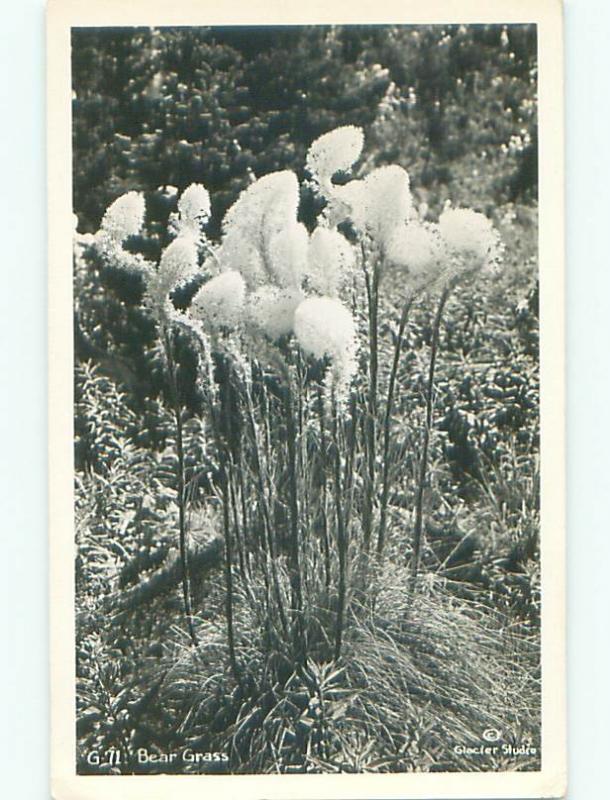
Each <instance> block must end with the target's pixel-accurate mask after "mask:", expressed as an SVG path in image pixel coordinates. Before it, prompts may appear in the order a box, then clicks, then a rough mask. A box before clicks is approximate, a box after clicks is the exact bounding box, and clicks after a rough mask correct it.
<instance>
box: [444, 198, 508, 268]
mask: <svg viewBox="0 0 610 800" xmlns="http://www.w3.org/2000/svg"><path fill="white" fill-rule="evenodd" d="M438 224H439V230H440V232H441V236H442V237H443V239H444V241H445V242H446V243H447V245H448V247H449V248H451V250H453V251H454V252H455V253H456V254H458V255H462V256H466V257H470V258H471V259H473V260H474V261H475V262H476V265H478V266H483V265H487V264H491V263H492V262H494V261H496V260H497V258H498V257H499V253H500V237H499V234H498V232H497V231H496V230H495V228H494V227H493V224H492V222H491V220H490V219H488V218H487V217H486V216H485V215H484V214H480V213H478V212H477V211H473V210H472V209H469V208H446V209H445V210H444V211H443V213H442V214H441V216H440V218H439V221H438Z"/></svg>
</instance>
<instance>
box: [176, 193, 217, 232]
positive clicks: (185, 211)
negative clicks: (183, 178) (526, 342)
mask: <svg viewBox="0 0 610 800" xmlns="http://www.w3.org/2000/svg"><path fill="white" fill-rule="evenodd" d="M210 209H211V205H210V195H209V193H208V190H207V189H206V188H205V186H203V184H201V183H191V185H190V186H187V188H186V189H185V190H184V191H183V192H182V194H181V195H180V199H179V200H178V211H179V212H180V217H181V218H182V219H183V220H185V221H189V222H197V223H201V222H205V220H206V219H208V217H209V216H210Z"/></svg>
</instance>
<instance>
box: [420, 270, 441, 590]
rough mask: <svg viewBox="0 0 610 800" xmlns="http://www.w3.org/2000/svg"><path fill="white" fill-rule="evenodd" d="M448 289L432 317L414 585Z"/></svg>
mask: <svg viewBox="0 0 610 800" xmlns="http://www.w3.org/2000/svg"><path fill="white" fill-rule="evenodd" d="M449 291H450V287H449V286H446V287H445V288H444V289H443V293H442V294H441V298H440V300H439V303H438V308H437V309H436V316H435V317H434V324H433V327H432V342H431V344H430V366H429V370H428V385H427V388H426V419H425V424H424V433H423V442H422V453H421V460H420V464H419V479H418V484H417V498H416V504H415V527H414V530H413V555H412V560H411V584H412V585H414V583H415V578H416V577H417V571H418V569H419V561H420V558H421V545H422V530H423V516H424V489H425V486H426V473H427V470H428V447H429V444H430V431H431V428H432V406H433V394H434V369H435V366H436V354H437V350H438V338H439V331H440V326H441V318H442V316H443V309H444V308H445V303H446V302H447V298H448V296H449Z"/></svg>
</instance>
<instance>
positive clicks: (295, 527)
mask: <svg viewBox="0 0 610 800" xmlns="http://www.w3.org/2000/svg"><path fill="white" fill-rule="evenodd" d="M284 407H285V413H286V428H287V430H286V433H287V446H288V485H289V514H290V554H291V561H292V564H291V570H290V583H291V590H292V606H293V625H294V629H293V636H294V647H295V656H296V658H297V660H298V661H299V663H302V664H303V663H305V661H306V658H307V656H306V652H307V651H306V643H305V628H304V625H303V589H302V581H301V559H300V552H299V549H300V544H299V495H298V476H297V452H296V444H297V430H296V425H295V418H294V404H293V401H292V388H291V386H290V384H288V386H287V387H286V390H285V399H284Z"/></svg>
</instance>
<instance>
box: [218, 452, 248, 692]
mask: <svg viewBox="0 0 610 800" xmlns="http://www.w3.org/2000/svg"><path fill="white" fill-rule="evenodd" d="M227 469H228V465H225V475H224V477H223V490H222V495H223V496H222V520H223V526H224V534H225V589H226V591H225V612H226V616H227V641H228V644H229V662H230V664H231V671H232V672H233V677H234V678H235V682H236V683H237V685H238V686H239V687H240V689H241V690H242V694H243V689H244V687H243V684H242V680H241V671H240V669H239V666H238V664H237V655H236V652H235V626H234V621H233V594H234V590H233V535H232V531H231V521H230V519H229V502H230V496H229V485H230V481H231V478H230V474H228V473H227V472H226V470H227Z"/></svg>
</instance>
